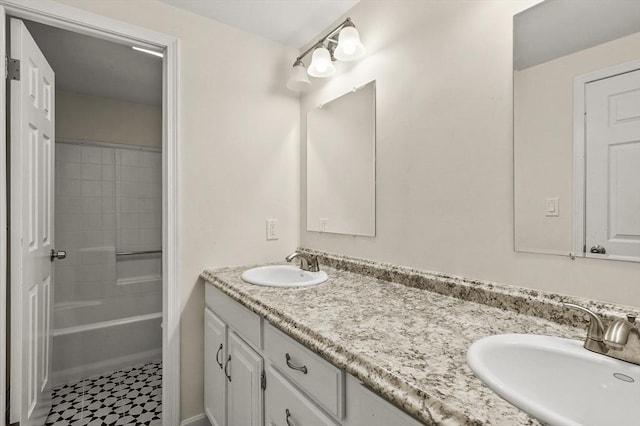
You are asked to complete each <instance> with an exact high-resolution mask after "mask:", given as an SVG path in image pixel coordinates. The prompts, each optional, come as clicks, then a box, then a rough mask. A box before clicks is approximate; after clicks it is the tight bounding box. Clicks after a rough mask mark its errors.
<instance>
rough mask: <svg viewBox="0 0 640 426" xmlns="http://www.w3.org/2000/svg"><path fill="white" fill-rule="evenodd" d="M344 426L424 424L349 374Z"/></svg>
mask: <svg viewBox="0 0 640 426" xmlns="http://www.w3.org/2000/svg"><path fill="white" fill-rule="evenodd" d="M343 425H344V426H362V425H367V426H389V425H393V426H421V425H422V423H420V422H419V421H417V420H416V419H414V418H413V417H411V416H409V415H408V414H406V413H405V412H404V411H402V410H400V409H399V408H397V407H396V406H395V405H392V404H391V403H389V402H387V400H385V399H383V398H382V397H380V396H378V395H376V394H375V393H373V392H371V391H370V390H369V389H367V388H365V387H364V386H363V385H362V383H361V382H360V380H358V379H356V378H355V377H353V376H352V375H351V374H347V418H346V420H345V421H344V422H343Z"/></svg>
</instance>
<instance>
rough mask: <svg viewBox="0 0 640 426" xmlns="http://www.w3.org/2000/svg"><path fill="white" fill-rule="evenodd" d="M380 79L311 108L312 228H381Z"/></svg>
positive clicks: (357, 231)
mask: <svg viewBox="0 0 640 426" xmlns="http://www.w3.org/2000/svg"><path fill="white" fill-rule="evenodd" d="M375 87H376V86H375V81H372V82H370V83H368V84H366V85H364V86H362V87H360V88H357V89H354V90H353V91H351V92H349V93H346V94H344V95H342V96H340V97H339V98H337V99H334V100H332V101H331V102H328V103H326V104H323V105H320V106H319V107H317V108H315V109H313V110H311V111H309V112H308V113H307V230H308V231H316V232H331V233H336V234H350V235H363V236H369V237H373V236H375V234H376V91H375Z"/></svg>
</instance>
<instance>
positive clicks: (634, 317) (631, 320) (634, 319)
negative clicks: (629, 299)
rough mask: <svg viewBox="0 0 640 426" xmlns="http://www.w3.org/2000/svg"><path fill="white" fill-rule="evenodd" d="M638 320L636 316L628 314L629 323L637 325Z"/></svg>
mask: <svg viewBox="0 0 640 426" xmlns="http://www.w3.org/2000/svg"><path fill="white" fill-rule="evenodd" d="M636 318H637V317H636V314H627V321H629V322H630V323H631V324H635V322H636Z"/></svg>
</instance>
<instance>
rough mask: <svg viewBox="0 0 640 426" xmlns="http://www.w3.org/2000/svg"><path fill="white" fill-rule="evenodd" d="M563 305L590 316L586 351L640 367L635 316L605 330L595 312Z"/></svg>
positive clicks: (577, 306)
mask: <svg viewBox="0 0 640 426" xmlns="http://www.w3.org/2000/svg"><path fill="white" fill-rule="evenodd" d="M563 305H564V306H566V307H568V308H572V309H577V310H579V311H580V312H583V313H585V314H587V315H588V316H589V327H588V328H587V338H586V339H585V341H584V347H585V349H588V350H590V351H592V352H596V353H599V354H602V355H606V356H610V357H612V358H616V359H621V360H623V361H627V362H631V363H633V364H639V365H640V328H639V327H638V325H636V316H635V315H631V314H629V315H627V318H626V319H619V320H616V321H614V322H612V323H611V324H609V326H608V327H606V329H605V327H604V323H603V322H602V319H600V317H599V316H598V314H596V313H595V312H593V311H591V310H589V309H587V308H584V307H582V306H579V305H574V304H573V303H563Z"/></svg>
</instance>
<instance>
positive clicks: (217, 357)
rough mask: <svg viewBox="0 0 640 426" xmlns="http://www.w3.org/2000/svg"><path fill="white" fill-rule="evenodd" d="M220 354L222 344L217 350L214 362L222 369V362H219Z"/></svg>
mask: <svg viewBox="0 0 640 426" xmlns="http://www.w3.org/2000/svg"><path fill="white" fill-rule="evenodd" d="M221 352H222V343H220V347H219V348H218V352H216V362H217V363H218V365H219V366H220V368H221V369H222V361H221V360H220V353H221Z"/></svg>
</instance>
